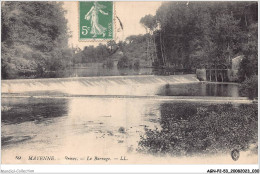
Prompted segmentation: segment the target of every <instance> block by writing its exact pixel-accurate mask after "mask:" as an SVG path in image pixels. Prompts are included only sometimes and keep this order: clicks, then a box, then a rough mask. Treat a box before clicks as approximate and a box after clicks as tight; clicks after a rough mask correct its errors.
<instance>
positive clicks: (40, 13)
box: [1, 2, 72, 79]
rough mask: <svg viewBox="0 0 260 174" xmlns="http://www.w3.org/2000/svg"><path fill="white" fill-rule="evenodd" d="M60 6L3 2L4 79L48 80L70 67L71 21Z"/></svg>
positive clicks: (43, 3)
mask: <svg viewBox="0 0 260 174" xmlns="http://www.w3.org/2000/svg"><path fill="white" fill-rule="evenodd" d="M64 14H65V11H64V10H63V8H62V3H60V2H3V3H2V11H1V15H2V16H1V21H2V25H1V30H2V40H1V47H2V52H1V57H2V59H1V61H2V62H1V63H2V67H1V68H2V78H3V79H6V78H18V77H23V76H33V77H46V76H50V74H53V76H56V75H57V74H58V71H62V70H64V69H65V68H66V67H67V66H69V64H70V58H71V57H72V51H71V49H69V48H68V45H67V44H68V37H69V36H68V31H67V20H66V19H65V17H64Z"/></svg>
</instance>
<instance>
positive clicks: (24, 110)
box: [1, 97, 68, 124]
mask: <svg viewBox="0 0 260 174" xmlns="http://www.w3.org/2000/svg"><path fill="white" fill-rule="evenodd" d="M67 108H68V101H67V100H66V99H54V98H42V99H41V98H32V97H31V98H2V113H1V115H2V123H3V124H20V123H23V122H27V121H34V122H36V123H41V122H42V121H44V120H47V119H52V118H54V117H61V116H64V115H66V114H67V112H68V110H67Z"/></svg>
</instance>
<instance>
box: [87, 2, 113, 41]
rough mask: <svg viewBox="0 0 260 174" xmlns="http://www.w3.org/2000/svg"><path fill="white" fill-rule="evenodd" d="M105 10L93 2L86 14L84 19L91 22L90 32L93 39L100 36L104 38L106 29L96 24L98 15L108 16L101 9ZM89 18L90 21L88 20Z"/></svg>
mask: <svg viewBox="0 0 260 174" xmlns="http://www.w3.org/2000/svg"><path fill="white" fill-rule="evenodd" d="M104 8H106V6H104V5H102V4H99V3H98V2H94V5H93V6H92V7H91V9H90V10H89V12H88V13H87V14H86V16H85V19H86V20H91V31H90V33H91V34H93V37H97V35H102V36H103V37H105V35H106V30H107V29H106V28H105V27H103V26H102V25H100V24H99V23H98V13H99V12H100V13H102V14H103V15H108V13H106V12H104V11H103V10H102V9H104ZM90 18H91V19H90Z"/></svg>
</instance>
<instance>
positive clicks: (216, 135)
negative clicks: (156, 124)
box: [138, 103, 257, 156]
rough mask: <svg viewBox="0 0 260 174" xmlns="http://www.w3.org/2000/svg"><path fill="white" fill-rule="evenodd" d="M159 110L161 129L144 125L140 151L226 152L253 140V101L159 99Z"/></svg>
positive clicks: (185, 153) (254, 133) (255, 134)
mask: <svg viewBox="0 0 260 174" xmlns="http://www.w3.org/2000/svg"><path fill="white" fill-rule="evenodd" d="M160 111H161V120H160V125H161V129H150V128H146V129H145V134H144V135H142V136H141V140H140V141H139V147H138V151H139V152H141V153H151V154H157V155H162V154H170V155H173V156H180V155H181V156H190V155H194V154H215V153H223V152H224V153H225V152H228V153H229V152H230V151H231V150H232V149H239V150H247V149H248V148H249V146H250V144H252V143H253V144H254V143H257V105H239V106H234V105H232V104H221V105H213V104H208V105H207V104H195V103H163V104H161V107H160Z"/></svg>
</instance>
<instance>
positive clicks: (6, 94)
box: [1, 75, 257, 164]
mask: <svg viewBox="0 0 260 174" xmlns="http://www.w3.org/2000/svg"><path fill="white" fill-rule="evenodd" d="M95 88H96V90H95ZM95 91H97V92H95ZM254 105H255V104H252V103H251V102H250V101H249V100H247V99H246V98H244V97H241V96H240V94H239V91H238V86H237V84H216V83H201V82H199V81H198V80H197V79H196V78H195V77H194V75H183V76H181V75H180V76H167V77H165V76H138V77H134V76H132V77H113V78H110V77H108V78H104V79H103V80H102V79H100V78H76V79H75V78H69V79H56V80H55V79H45V80H44V79H40V80H9V81H2V137H1V138H2V162H3V163H52V164H53V163H54V164H60V163H62V164H64V163H65V164H67V163H68V164H71V163H72V164H73V163H75V164H79V163H82V164H100V163H102V164H103V163H106V164H107V163H111V164H135V163H137V164H140V163H141V164H144V163H145V164H149V163H156V164H159V163H174V164H179V163H181V164H196V163H205V162H206V163H211V164H214V163H230V164H233V163H234V164H235V163H251V164H252V163H257V149H256V148H257V144H256V141H255V140H256V137H255V136H256V135H255V134H254V131H253V132H251V131H252V130H251V129H250V128H247V127H246V128H243V129H242V128H241V131H248V132H250V133H251V134H250V136H247V135H245V136H241V137H240V139H241V138H242V139H243V141H240V139H238V136H239V135H238V134H236V133H235V134H234V133H232V132H230V131H225V132H223V134H222V135H221V133H220V132H221V131H220V130H219V131H216V129H218V127H217V126H216V124H212V122H214V119H215V122H218V123H217V124H223V127H222V126H220V128H221V129H222V128H227V127H229V126H230V130H231V129H232V131H233V130H235V129H237V125H238V126H241V127H243V126H244V127H245V125H244V120H239V119H238V118H240V117H237V116H236V115H232V113H236V112H237V113H238V115H239V113H242V112H245V113H247V112H248V111H247V109H248V108H252V109H253V108H254ZM222 111H223V112H222ZM224 111H225V113H229V114H231V115H230V116H229V115H226V116H225V115H223V114H222V113H224ZM203 113H204V114H208V115H206V116H205V118H204V117H203V119H202V120H201V121H199V119H200V118H201V117H202V115H203ZM212 113H215V115H216V114H220V115H219V116H221V119H219V118H216V117H215V115H214V114H212ZM250 113H251V112H250ZM228 117H230V119H229V118H228ZM248 117H250V118H251V117H252V118H251V119H256V120H257V117H256V118H255V115H254V114H253V113H252V114H251V115H249V116H248ZM234 118H235V119H234ZM223 119H227V120H228V122H229V123H230V124H227V123H222V122H221V120H223ZM198 123H201V125H207V124H208V123H211V124H212V125H213V126H214V125H215V126H216V127H215V128H216V129H209V128H208V127H203V128H201V127H200V126H196V127H194V126H195V125H196V124H198ZM242 123H243V124H242ZM212 125H211V126H212ZM249 125H250V126H251V127H252V126H256V127H257V123H256V125H255V123H254V122H248V126H249ZM211 126H209V127H211ZM203 131H207V133H205V132H203ZM256 131H257V130H256ZM218 132H219V133H220V134H219V135H216V134H217V133H218ZM237 133H241V132H240V131H237ZM224 134H226V135H225V136H227V137H228V139H225V138H223V137H222V136H223V135H224ZM211 137H213V138H211ZM230 138H231V139H233V140H234V141H230V140H229V139H230ZM238 140H239V141H238ZM194 142H196V143H195V144H194ZM232 149H238V150H240V158H239V160H238V161H234V160H232V158H231V156H230V152H231V150H232ZM46 155H49V156H54V158H55V161H37V160H34V161H32V160H29V157H30V156H46ZM16 156H21V158H22V159H19V160H18V159H16ZM90 158H92V160H90ZM95 158H96V159H99V158H100V159H99V160H94V159H95ZM120 159H121V160H120Z"/></svg>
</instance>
